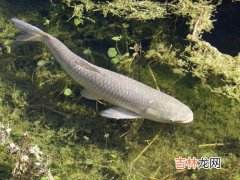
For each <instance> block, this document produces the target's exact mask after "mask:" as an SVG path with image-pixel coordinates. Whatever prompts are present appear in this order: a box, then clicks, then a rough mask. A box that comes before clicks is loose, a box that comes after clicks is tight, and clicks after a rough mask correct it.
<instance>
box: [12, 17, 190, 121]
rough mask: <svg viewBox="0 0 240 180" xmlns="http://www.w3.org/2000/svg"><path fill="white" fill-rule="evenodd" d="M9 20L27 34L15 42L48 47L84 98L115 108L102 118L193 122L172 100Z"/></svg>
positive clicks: (15, 21)
mask: <svg viewBox="0 0 240 180" xmlns="http://www.w3.org/2000/svg"><path fill="white" fill-rule="evenodd" d="M12 21H13V22H14V24H15V25H16V26H17V27H18V28H20V29H22V30H24V31H26V32H27V33H26V34H23V35H20V36H19V37H18V38H17V39H18V40H21V41H41V42H44V43H45V44H46V45H47V46H48V47H49V48H50V50H51V52H52V53H53V55H54V56H55V58H56V59H57V60H58V62H59V63H60V64H61V66H62V67H63V69H64V70H65V71H66V72H67V73H68V74H69V75H70V76H71V77H72V78H73V79H74V80H75V81H76V82H78V83H79V84H80V85H81V86H82V87H83V88H84V90H83V91H82V92H81V93H82V95H83V96H84V97H86V98H89V99H95V100H104V101H106V102H109V103H110V104H113V105H115V106H116V107H115V108H111V109H109V110H105V111H103V112H102V113H101V115H102V116H105V117H108V118H115V119H130V118H139V117H142V118H145V119H149V120H153V121H157V122H162V123H171V122H175V123H188V122H191V121H192V120H193V113H192V111H191V110H190V109H189V107H187V106H186V105H184V104H183V103H181V102H180V101H178V100H177V99H175V98H174V97H171V96H169V95H167V94H165V93H163V92H160V91H159V90H156V89H153V88H151V87H149V86H147V85H145V84H143V83H141V82H138V81H136V80H134V79H131V78H129V77H127V76H124V75H121V74H118V73H115V72H113V71H110V70H107V69H104V68H101V67H98V66H95V65H93V64H91V63H89V62H87V61H86V60H84V59H83V58H81V57H79V56H77V55H76V54H74V53H73V52H72V51H70V50H69V49H68V48H67V47H66V46H65V45H64V44H63V43H62V42H60V41H59V40H58V39H57V38H55V37H53V36H51V35H49V34H47V33H45V32H43V31H41V30H40V29H38V28H37V27H35V26H32V25H30V24H28V23H25V22H23V21H21V20H18V19H14V18H13V19H12Z"/></svg>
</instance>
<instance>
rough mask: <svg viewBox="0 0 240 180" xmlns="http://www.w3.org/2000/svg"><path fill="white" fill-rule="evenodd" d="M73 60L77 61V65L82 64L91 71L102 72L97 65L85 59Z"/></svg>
mask: <svg viewBox="0 0 240 180" xmlns="http://www.w3.org/2000/svg"><path fill="white" fill-rule="evenodd" d="M73 62H74V63H76V64H77V65H80V66H81V67H84V68H86V69H87V70H89V71H92V72H96V73H101V72H100V70H99V69H98V68H97V67H95V66H93V65H91V64H90V63H88V62H87V61H85V60H75V61H73Z"/></svg>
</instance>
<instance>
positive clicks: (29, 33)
mask: <svg viewBox="0 0 240 180" xmlns="http://www.w3.org/2000/svg"><path fill="white" fill-rule="evenodd" d="M12 22H13V23H14V24H15V26H16V27H17V28H19V29H21V30H23V31H25V33H24V34H21V35H19V36H17V38H16V40H18V41H43V39H44V38H47V37H48V36H49V35H48V34H47V33H45V32H43V31H42V30H41V29H39V28H37V27H35V26H33V25H31V24H28V23H26V22H24V21H21V20H19V19H16V18H12Z"/></svg>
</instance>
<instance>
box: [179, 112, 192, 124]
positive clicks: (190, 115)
mask: <svg viewBox="0 0 240 180" xmlns="http://www.w3.org/2000/svg"><path fill="white" fill-rule="evenodd" d="M192 121H193V113H192V112H191V113H189V114H188V116H187V117H186V118H184V120H178V121H176V122H177V123H184V124H186V123H190V122H192Z"/></svg>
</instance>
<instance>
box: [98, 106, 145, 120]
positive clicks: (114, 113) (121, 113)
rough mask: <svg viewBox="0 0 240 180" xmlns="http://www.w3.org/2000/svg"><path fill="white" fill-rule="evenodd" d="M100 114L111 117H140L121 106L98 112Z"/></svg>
mask: <svg viewBox="0 0 240 180" xmlns="http://www.w3.org/2000/svg"><path fill="white" fill-rule="evenodd" d="M100 115H101V116H103V117H106V118H112V119H138V118H141V117H140V116H139V115H138V114H136V113H134V112H131V111H129V110H127V109H124V108H122V107H114V108H110V109H107V110H104V111H102V112H100Z"/></svg>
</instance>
